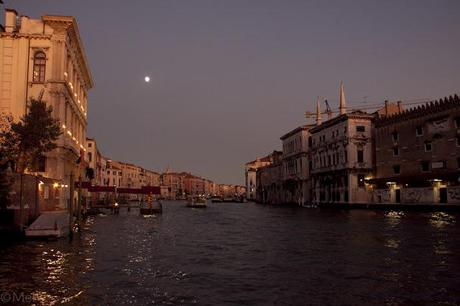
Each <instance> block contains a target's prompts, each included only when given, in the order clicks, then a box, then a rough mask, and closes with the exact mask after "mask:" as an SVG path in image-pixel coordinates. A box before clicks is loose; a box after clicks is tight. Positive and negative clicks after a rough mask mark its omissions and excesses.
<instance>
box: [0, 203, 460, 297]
mask: <svg viewBox="0 0 460 306" xmlns="http://www.w3.org/2000/svg"><path fill="white" fill-rule="evenodd" d="M163 208H164V212H163V215H161V216H158V217H156V218H144V217H141V216H139V215H138V210H131V212H130V213H129V214H128V213H127V212H126V210H122V212H121V213H120V215H118V216H112V215H108V216H97V217H94V218H90V219H88V220H87V221H86V224H85V229H84V232H83V233H82V234H81V235H79V236H76V237H74V239H73V240H72V241H71V242H70V243H69V241H68V240H67V239H61V240H58V241H26V242H21V243H18V244H11V243H9V244H6V243H2V245H1V249H0V260H1V262H0V276H1V277H0V291H2V292H8V293H9V294H11V293H15V294H18V293H25V294H28V295H30V296H31V298H32V300H33V302H34V303H35V304H37V305H59V304H65V305H145V304H165V305H190V304H196V305H370V304H372V305H436V304H438V305H460V214H453V213H443V212H434V213H432V212H429V213H422V212H392V211H387V212H385V211H372V210H350V211H347V210H343V211H342V210H325V209H300V208H299V209H295V208H280V207H267V206H260V205H256V204H252V203H246V204H236V203H235V204H233V203H216V204H212V205H210V206H209V207H208V208H207V209H192V208H186V207H185V205H184V203H182V202H166V203H165V204H164V205H163ZM1 304H2V303H1V301H0V305H1Z"/></svg>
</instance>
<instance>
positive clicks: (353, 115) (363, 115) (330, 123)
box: [311, 112, 375, 134]
mask: <svg viewBox="0 0 460 306" xmlns="http://www.w3.org/2000/svg"><path fill="white" fill-rule="evenodd" d="M374 118H375V115H373V114H369V113H365V112H362V113H358V112H352V113H346V114H342V115H339V116H337V117H334V118H332V119H330V120H327V121H325V122H323V123H321V124H320V125H317V126H315V127H313V128H312V129H311V133H312V134H313V133H317V132H320V131H322V130H324V129H327V128H328V127H331V126H333V125H335V124H337V123H339V122H344V121H347V120H348V119H369V120H373V119H374Z"/></svg>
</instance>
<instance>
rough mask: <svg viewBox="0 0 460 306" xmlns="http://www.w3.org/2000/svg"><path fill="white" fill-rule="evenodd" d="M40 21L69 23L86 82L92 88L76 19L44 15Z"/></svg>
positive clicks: (91, 79) (89, 71) (92, 83)
mask: <svg viewBox="0 0 460 306" xmlns="http://www.w3.org/2000/svg"><path fill="white" fill-rule="evenodd" d="M42 20H43V21H44V22H47V21H48V22H70V24H71V25H72V27H73V31H74V32H75V36H76V37H77V42H78V48H79V50H80V53H81V55H82V58H83V62H84V64H85V69H84V70H85V71H84V72H86V75H85V77H86V79H87V80H86V81H88V86H89V88H93V87H94V82H93V77H92V75H91V70H90V66H89V63H88V59H87V56H86V52H85V47H84V46H83V41H82V39H81V37H80V31H79V29H78V24H77V19H75V17H73V16H59V15H45V16H42ZM89 88H88V89H89Z"/></svg>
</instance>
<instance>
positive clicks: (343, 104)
mask: <svg viewBox="0 0 460 306" xmlns="http://www.w3.org/2000/svg"><path fill="white" fill-rule="evenodd" d="M346 112H347V102H346V101H345V90H344V89H343V82H340V104H339V113H340V115H343V114H345V113H346Z"/></svg>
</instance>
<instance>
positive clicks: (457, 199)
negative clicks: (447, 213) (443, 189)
mask: <svg viewBox="0 0 460 306" xmlns="http://www.w3.org/2000/svg"><path fill="white" fill-rule="evenodd" d="M447 202H448V203H460V187H450V188H448V189H447Z"/></svg>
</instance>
